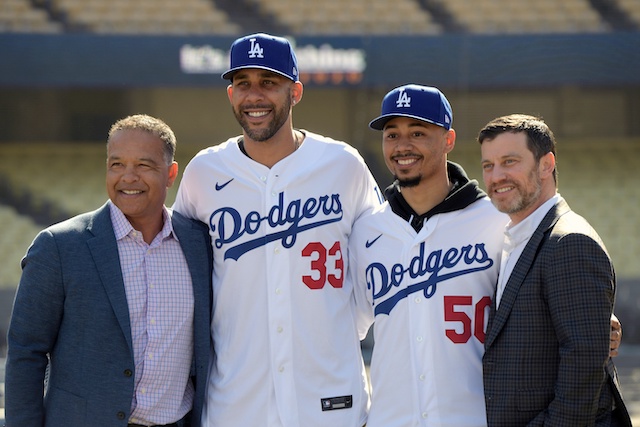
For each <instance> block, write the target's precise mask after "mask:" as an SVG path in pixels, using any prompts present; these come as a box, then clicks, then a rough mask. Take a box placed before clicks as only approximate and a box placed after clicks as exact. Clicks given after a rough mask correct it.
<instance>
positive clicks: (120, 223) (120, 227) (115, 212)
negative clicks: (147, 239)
mask: <svg viewBox="0 0 640 427" xmlns="http://www.w3.org/2000/svg"><path fill="white" fill-rule="evenodd" d="M109 213H110V215H111V223H112V224H113V232H114V233H115V235H116V240H121V239H123V238H124V237H125V236H127V235H129V233H131V232H132V231H137V230H135V229H134V228H133V226H132V225H131V223H130V222H129V220H128V219H127V217H126V216H125V215H124V213H122V211H121V210H120V208H118V207H117V206H116V205H115V204H114V203H113V202H112V201H111V200H109ZM171 214H172V211H171V210H169V209H167V207H166V206H163V207H162V218H163V221H164V224H163V226H162V230H160V233H158V234H160V236H161V237H162V240H165V239H166V238H168V237H173V238H174V239H176V240H178V236H177V235H176V233H175V232H174V231H173V224H172V222H171Z"/></svg>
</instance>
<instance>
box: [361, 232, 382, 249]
mask: <svg viewBox="0 0 640 427" xmlns="http://www.w3.org/2000/svg"><path fill="white" fill-rule="evenodd" d="M381 237H382V234H380V235H379V236H378V237H376V238H375V239H373V240H372V241H368V240H367V241H366V242H365V244H364V246H365V247H367V248H370V247H371V245H373V244H374V243H375V242H376V240H378V239H379V238H381Z"/></svg>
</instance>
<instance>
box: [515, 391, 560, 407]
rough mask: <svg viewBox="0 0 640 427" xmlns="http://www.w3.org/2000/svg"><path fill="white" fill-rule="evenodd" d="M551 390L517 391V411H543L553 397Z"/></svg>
mask: <svg viewBox="0 0 640 427" xmlns="http://www.w3.org/2000/svg"><path fill="white" fill-rule="evenodd" d="M554 395H555V394H554V392H553V388H548V389H536V390H518V394H517V397H516V399H517V400H516V407H517V408H518V411H538V412H540V411H543V410H544V409H545V408H546V407H547V406H549V403H550V402H551V401H552V400H553V397H554Z"/></svg>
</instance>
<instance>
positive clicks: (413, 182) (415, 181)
mask: <svg viewBox="0 0 640 427" xmlns="http://www.w3.org/2000/svg"><path fill="white" fill-rule="evenodd" d="M394 178H395V179H396V180H397V181H398V185H399V186H400V187H401V188H403V187H404V188H409V187H417V186H418V185H419V184H420V182H421V181H422V175H418V176H416V177H415V178H409V179H400V178H398V177H397V176H395V177H394Z"/></svg>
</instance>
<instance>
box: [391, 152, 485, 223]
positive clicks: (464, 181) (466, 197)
mask: <svg viewBox="0 0 640 427" xmlns="http://www.w3.org/2000/svg"><path fill="white" fill-rule="evenodd" d="M447 172H448V174H449V181H450V182H451V183H452V184H453V185H452V187H451V191H449V194H447V197H445V199H444V200H443V201H442V202H440V203H439V204H438V205H437V206H435V207H433V209H431V210H429V211H428V212H426V213H424V214H422V215H419V214H418V213H416V211H414V210H413V209H412V208H411V206H409V203H407V201H406V200H405V198H404V196H403V195H402V193H401V191H400V185H399V184H398V181H397V180H396V181H395V182H394V183H393V184H391V185H390V186H389V187H387V188H386V189H385V190H384V195H385V197H386V198H387V200H388V201H389V205H390V206H391V210H392V211H393V212H394V213H395V214H396V215H398V216H399V217H401V218H404V219H405V220H406V221H409V222H410V223H411V226H412V227H413V229H414V230H416V232H418V231H420V230H421V229H422V225H423V224H424V222H425V221H426V220H427V219H429V218H431V217H432V216H433V215H436V214H440V213H446V212H453V211H457V210H460V209H464V208H466V207H467V206H469V205H470V204H472V203H473V202H475V201H476V200H479V199H482V198H483V197H485V196H486V195H487V194H486V193H485V192H484V191H482V189H481V188H480V187H479V186H478V181H476V180H475V179H471V180H470V179H469V177H468V176H467V173H466V172H465V171H464V169H463V168H462V166H460V165H458V164H457V163H453V162H449V161H447Z"/></svg>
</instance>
